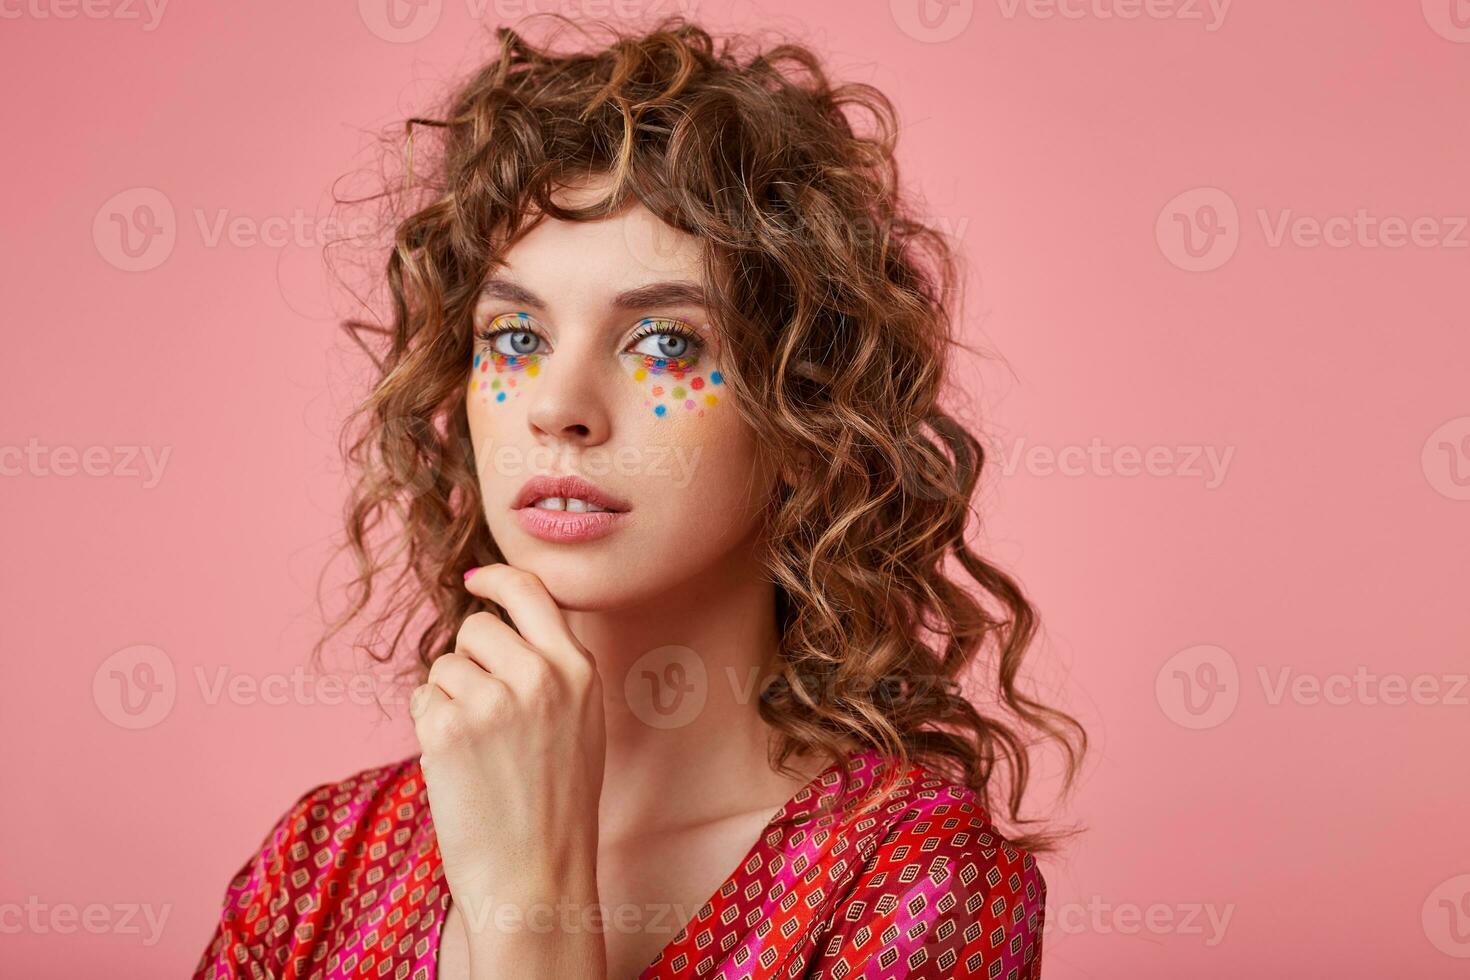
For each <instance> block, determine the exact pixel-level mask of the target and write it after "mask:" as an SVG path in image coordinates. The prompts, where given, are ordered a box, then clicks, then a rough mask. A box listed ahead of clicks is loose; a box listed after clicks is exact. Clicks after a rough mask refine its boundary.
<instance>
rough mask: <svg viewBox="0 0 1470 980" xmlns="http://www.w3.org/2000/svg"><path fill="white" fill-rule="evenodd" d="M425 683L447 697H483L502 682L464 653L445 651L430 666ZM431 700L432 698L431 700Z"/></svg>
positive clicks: (489, 694)
mask: <svg viewBox="0 0 1470 980" xmlns="http://www.w3.org/2000/svg"><path fill="white" fill-rule="evenodd" d="M428 685H429V686H430V687H432V688H435V689H437V690H439V691H441V692H443V694H444V696H445V697H446V698H447V699H448V700H449V701H467V702H471V703H474V702H477V701H482V700H483V699H485V698H487V697H492V696H494V695H496V694H499V693H500V691H499V690H498V689H499V688H503V687H504V684H503V682H502V681H500V680H499V679H498V678H496V677H495V676H494V675H493V674H492V673H490V672H489V671H486V670H485V669H484V668H482V667H481V666H480V665H479V664H477V663H476V662H475V661H473V660H471V659H470V658H469V657H466V656H465V655H464V654H463V653H461V652H459V651H455V652H454V653H446V654H444V655H443V656H441V657H440V658H439V659H438V660H435V661H434V663H433V664H432V665H431V666H430V667H429V680H428ZM432 703H433V702H431V704H432Z"/></svg>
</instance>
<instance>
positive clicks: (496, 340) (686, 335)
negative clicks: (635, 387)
mask: <svg viewBox="0 0 1470 980" xmlns="http://www.w3.org/2000/svg"><path fill="white" fill-rule="evenodd" d="M650 337H652V338H666V337H672V338H674V340H673V341H672V342H670V341H667V340H662V339H659V340H656V341H655V342H654V344H653V345H652V346H653V348H654V349H653V350H628V351H626V353H628V354H630V355H632V356H634V357H638V358H640V359H641V360H642V362H643V365H644V367H645V368H647V369H648V370H655V369H656V370H660V371H662V370H664V369H673V370H678V371H687V370H689V369H690V368H692V367H694V365H695V364H697V363H699V358H700V355H701V354H703V353H704V350H705V347H706V343H705V340H704V338H703V337H701V336H700V335H699V333H698V332H696V331H695V330H694V329H693V328H691V327H689V326H688V325H687V324H685V323H684V322H683V321H680V320H675V319H671V318H669V317H644V318H643V319H642V320H640V321H638V330H637V332H636V333H634V335H633V336H632V338H630V339H629V341H628V346H629V347H630V348H632V347H635V346H638V345H640V344H642V342H643V341H644V340H647V339H648V338H650ZM475 339H476V340H477V341H479V345H478V349H477V350H476V352H475V368H476V369H477V370H480V371H486V370H488V369H489V367H490V366H491V365H494V367H495V370H496V371H497V372H500V371H506V370H517V371H526V372H527V373H528V374H530V375H531V376H533V377H534V376H535V374H536V373H537V370H538V369H539V366H540V362H541V360H542V359H543V358H544V357H545V356H546V355H545V354H543V353H542V352H541V345H542V343H543V338H542V337H541V335H540V334H538V333H536V331H535V330H534V329H533V328H532V321H531V318H530V317H529V316H528V315H527V314H525V313H503V314H501V315H500V316H497V317H494V318H493V319H491V320H490V322H489V323H487V324H486V325H485V326H483V327H481V328H479V329H478V330H476V331H475ZM507 346H508V347H509V349H508V350H507V349H504V348H505V347H507ZM523 348H524V349H523ZM669 348H672V349H669Z"/></svg>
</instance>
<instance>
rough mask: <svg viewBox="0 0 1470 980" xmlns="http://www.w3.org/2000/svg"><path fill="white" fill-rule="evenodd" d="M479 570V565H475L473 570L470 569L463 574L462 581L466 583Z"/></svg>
mask: <svg viewBox="0 0 1470 980" xmlns="http://www.w3.org/2000/svg"><path fill="white" fill-rule="evenodd" d="M479 570H480V566H479V565H476V566H475V567H474V568H472V569H470V570H469V571H467V572H465V573H464V580H465V581H466V582H468V581H469V580H470V576H471V575H473V574H475V573H476V572H478V571H479Z"/></svg>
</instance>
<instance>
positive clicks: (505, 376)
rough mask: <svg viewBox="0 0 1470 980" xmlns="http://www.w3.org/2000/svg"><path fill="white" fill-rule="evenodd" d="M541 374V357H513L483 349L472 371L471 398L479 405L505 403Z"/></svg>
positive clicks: (477, 355) (531, 355)
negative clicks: (487, 351)
mask: <svg viewBox="0 0 1470 980" xmlns="http://www.w3.org/2000/svg"><path fill="white" fill-rule="evenodd" d="M540 374H541V356H540V355H539V354H530V355H527V356H525V357H511V356H508V355H505V354H493V353H486V352H485V351H481V352H479V353H478V354H476V355H475V364H474V367H473V368H472V369H471V370H470V392H469V397H470V398H472V399H474V400H475V402H477V403H478V404H480V405H487V406H494V405H503V404H505V403H506V402H509V401H510V400H511V399H514V398H519V397H520V394H521V389H523V388H524V387H525V386H526V385H527V384H529V383H532V382H534V381H535V379H536V378H537V377H539V376H540Z"/></svg>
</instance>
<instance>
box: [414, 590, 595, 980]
mask: <svg viewBox="0 0 1470 980" xmlns="http://www.w3.org/2000/svg"><path fill="white" fill-rule="evenodd" d="M465 587H466V588H468V589H469V590H470V591H471V592H473V593H474V594H475V595H478V596H482V597H483V598H485V599H488V600H490V601H491V602H493V603H495V604H497V605H499V606H501V607H502V608H503V609H505V611H506V612H507V613H508V614H509V615H510V618H511V619H512V621H514V623H515V628H514V629H512V628H511V627H509V626H507V625H506V624H505V623H503V622H502V621H501V620H500V619H499V618H498V617H497V616H495V615H494V614H493V613H489V612H479V613H475V614H474V615H472V616H469V617H468V618H466V619H465V621H464V625H462V626H461V627H460V630H459V635H458V636H457V637H456V641H455V649H454V651H453V652H452V653H446V654H444V655H442V656H441V657H439V659H438V660H436V661H434V663H433V665H432V666H431V667H430V669H429V678H428V683H426V684H422V685H420V686H419V687H417V688H415V689H414V692H413V696H412V698H411V699H410V702H409V713H410V714H411V715H412V716H413V720H414V730H415V732H416V734H417V735H418V740H419V746H420V748H421V753H422V754H421V765H422V768H423V774H424V782H425V785H426V787H427V789H428V796H429V809H430V811H431V813H432V815H433V821H434V828H435V832H436V834H437V836H438V840H439V850H440V853H441V854H442V856H443V858H444V876H445V878H446V880H447V882H448V885H449V892H450V895H451V896H452V899H453V902H454V904H456V905H457V906H459V907H460V914H461V915H462V916H463V918H464V922H465V927H466V930H467V931H468V934H469V944H470V967H471V974H472V976H492V975H494V976H518V977H519V976H527V977H550V976H558V977H560V976H576V977H601V976H604V975H605V972H606V965H605V964H606V957H605V953H604V950H603V943H602V933H601V928H600V923H601V920H600V918H596V917H594V913H595V911H596V905H597V901H598V895H597V802H598V797H599V796H600V794H601V792H602V772H603V758H604V746H605V739H606V733H605V730H604V726H603V713H602V690H601V683H600V681H599V678H598V674H597V667H596V664H595V663H594V662H593V660H592V657H591V655H590V654H589V653H588V652H587V651H586V649H584V648H583V647H582V645H581V644H580V643H578V642H577V639H576V637H574V636H573V635H572V633H571V630H570V629H568V627H567V624H566V621H565V619H564V618H563V617H562V613H561V609H560V608H558V607H557V605H556V602H555V601H554V600H553V599H552V598H551V595H550V594H549V593H548V592H547V591H546V587H545V586H544V585H543V584H542V583H541V580H540V579H538V578H537V577H536V576H535V575H532V574H531V573H529V572H526V571H522V570H521V569H518V568H513V567H511V566H510V565H504V564H497V565H486V566H483V567H481V568H478V569H473V570H472V571H471V572H470V573H468V574H467V575H466V578H465Z"/></svg>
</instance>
